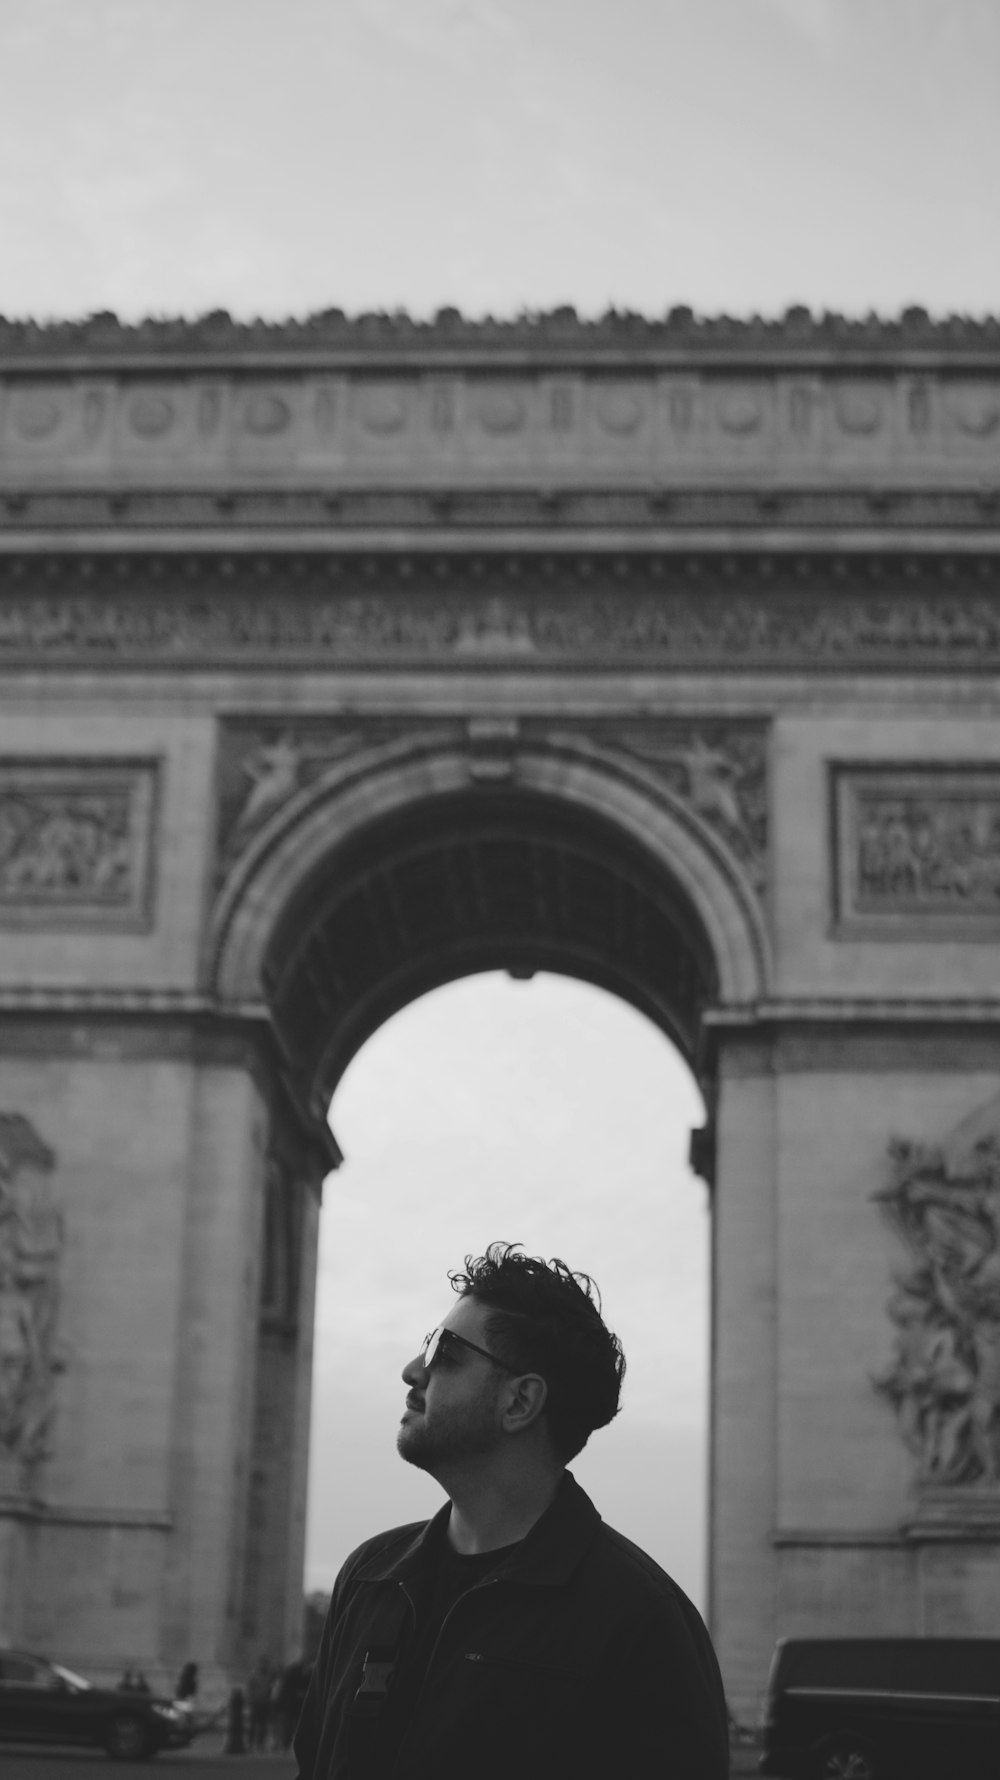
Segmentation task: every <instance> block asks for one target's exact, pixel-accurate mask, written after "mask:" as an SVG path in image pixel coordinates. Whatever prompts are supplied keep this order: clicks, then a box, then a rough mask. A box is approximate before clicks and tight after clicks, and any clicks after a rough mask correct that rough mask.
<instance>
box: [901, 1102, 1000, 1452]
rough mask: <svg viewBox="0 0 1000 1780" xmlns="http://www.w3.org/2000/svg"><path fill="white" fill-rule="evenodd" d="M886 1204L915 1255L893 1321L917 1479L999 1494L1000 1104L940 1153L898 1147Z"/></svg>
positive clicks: (905, 1431)
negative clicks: (990, 1488)
mask: <svg viewBox="0 0 1000 1780" xmlns="http://www.w3.org/2000/svg"><path fill="white" fill-rule="evenodd" d="M890 1161H891V1170H892V1179H891V1183H890V1185H889V1186H888V1187H886V1188H885V1189H884V1190H883V1191H881V1192H879V1193H877V1194H876V1198H877V1199H878V1200H879V1201H880V1202H881V1203H882V1205H883V1207H884V1209H885V1211H886V1214H887V1216H888V1217H889V1219H890V1221H891V1223H892V1224H893V1226H894V1228H895V1229H896V1230H897V1231H898V1232H899V1234H900V1236H901V1237H902V1238H903V1240H904V1242H905V1243H906V1245H907V1247H908V1248H909V1250H910V1255H911V1264H910V1267H909V1268H908V1270H907V1271H906V1272H905V1273H903V1274H900V1275H898V1276H897V1279H896V1285H895V1291H894V1293H893V1296H892V1298H891V1299H890V1302H889V1315H890V1316H891V1318H892V1320H893V1322H894V1323H895V1325H896V1328H897V1331H898V1333H897V1337H896V1351H895V1355H894V1358H893V1364H892V1366H891V1367H890V1368H889V1369H888V1371H886V1372H885V1373H884V1374H883V1375H882V1376H881V1377H880V1378H878V1379H876V1380H875V1383H876V1388H877V1389H878V1390H879V1391H881V1392H882V1393H883V1395H885V1396H886V1397H887V1398H888V1399H889V1401H890V1402H891V1403H892V1404H893V1406H894V1408H895V1410H896V1414H897V1417H898V1421H899V1428H900V1433H901V1434H902V1437H903V1439H904V1441H905V1442H906V1445H907V1446H908V1448H909V1450H910V1451H911V1452H912V1453H913V1455H914V1457H915V1458H916V1460H917V1466H918V1474H919V1477H920V1479H921V1480H922V1481H923V1482H926V1483H933V1484H939V1485H946V1484H947V1485H964V1484H976V1485H980V1486H983V1485H998V1484H1000V1101H998V1102H993V1103H992V1104H991V1106H990V1107H989V1108H986V1109H984V1111H983V1113H982V1114H980V1115H977V1116H976V1118H975V1120H974V1121H967V1122H966V1125H964V1126H962V1127H959V1130H958V1132H956V1133H955V1134H954V1135H953V1137H952V1138H951V1139H950V1140H949V1142H948V1143H946V1144H945V1145H943V1146H942V1147H940V1148H937V1147H933V1146H929V1145H922V1144H914V1143H908V1142H905V1141H903V1140H901V1139H896V1140H894V1142H893V1143H892V1145H891V1146H890Z"/></svg>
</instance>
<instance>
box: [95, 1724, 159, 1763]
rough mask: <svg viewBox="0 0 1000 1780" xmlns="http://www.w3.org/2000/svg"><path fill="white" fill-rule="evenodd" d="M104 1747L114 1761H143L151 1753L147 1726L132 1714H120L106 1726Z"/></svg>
mask: <svg viewBox="0 0 1000 1780" xmlns="http://www.w3.org/2000/svg"><path fill="white" fill-rule="evenodd" d="M104 1747H105V1749H106V1750H107V1752H108V1754H109V1755H110V1756H112V1757H113V1759H114V1760H115V1761H145V1759H146V1757H147V1756H148V1755H152V1753H153V1739H152V1737H151V1736H150V1734H149V1726H148V1725H147V1724H144V1723H143V1721H142V1719H141V1718H137V1717H136V1715H135V1713H134V1712H121V1713H119V1715H118V1717H117V1718H113V1719H112V1720H111V1723H110V1724H109V1725H108V1732H107V1736H106V1737H105V1739H104Z"/></svg>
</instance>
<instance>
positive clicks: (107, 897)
mask: <svg viewBox="0 0 1000 1780" xmlns="http://www.w3.org/2000/svg"><path fill="white" fill-rule="evenodd" d="M157 777H158V766H157V763H156V762H155V761H148V760H145V761H137V760H107V759H101V760H88V761H83V760H80V759H76V760H73V761H51V760H45V761H42V760H13V759H7V760H0V926H20V925H26V926H37V927H71V926H87V927H109V928H132V929H135V928H140V929H141V928H144V927H146V926H148V924H149V920H150V915H151V901H152V880H153V844H154V832H153V830H154V816H155V805H156V792H157Z"/></svg>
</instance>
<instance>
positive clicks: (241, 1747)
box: [222, 1687, 247, 1755]
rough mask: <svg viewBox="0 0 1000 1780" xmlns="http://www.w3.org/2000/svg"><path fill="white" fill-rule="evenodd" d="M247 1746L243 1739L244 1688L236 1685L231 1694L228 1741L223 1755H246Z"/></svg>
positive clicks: (227, 1719)
mask: <svg viewBox="0 0 1000 1780" xmlns="http://www.w3.org/2000/svg"><path fill="white" fill-rule="evenodd" d="M246 1752H247V1746H246V1744H245V1742H244V1741H243V1689H242V1687H234V1688H233V1691H232V1693H231V1694H230V1696H229V1710H228V1712H227V1714H226V1741H225V1743H224V1744H223V1748H222V1753H223V1755H245V1754H246Z"/></svg>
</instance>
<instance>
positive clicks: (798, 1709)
mask: <svg viewBox="0 0 1000 1780" xmlns="http://www.w3.org/2000/svg"><path fill="white" fill-rule="evenodd" d="M763 1730H764V1741H763V1748H764V1753H763V1755H762V1756H761V1758H760V1763H759V1766H760V1771H761V1773H762V1774H773V1775H781V1776H786V1775H787V1776H788V1777H789V1780H888V1777H890V1776H893V1775H905V1776H907V1777H909V1776H911V1775H913V1776H915V1775H917V1774H924V1775H940V1776H942V1780H951V1776H956V1777H957V1780H973V1776H976V1775H985V1774H989V1775H991V1776H998V1775H1000V1638H783V1639H781V1640H780V1642H779V1643H778V1646H777V1648H776V1650H775V1652H774V1656H773V1658H772V1660H771V1672H770V1675H769V1677H768V1684H767V1702H766V1705H765V1709H764V1726H763Z"/></svg>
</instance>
